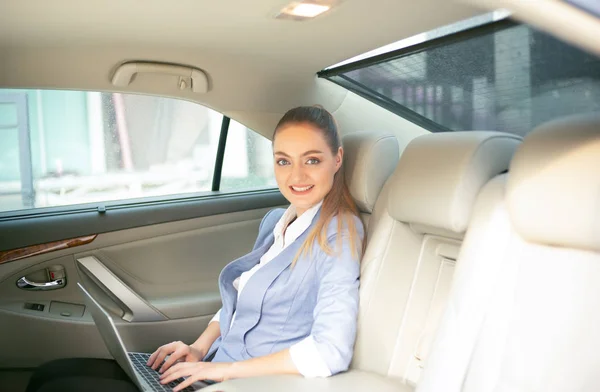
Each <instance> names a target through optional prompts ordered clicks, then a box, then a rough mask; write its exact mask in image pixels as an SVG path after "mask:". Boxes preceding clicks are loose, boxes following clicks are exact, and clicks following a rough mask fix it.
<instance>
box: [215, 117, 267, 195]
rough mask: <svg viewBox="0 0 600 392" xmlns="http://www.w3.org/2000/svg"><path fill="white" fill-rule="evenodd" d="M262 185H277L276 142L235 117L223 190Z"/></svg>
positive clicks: (230, 136) (224, 160)
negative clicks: (274, 157)
mask: <svg viewBox="0 0 600 392" xmlns="http://www.w3.org/2000/svg"><path fill="white" fill-rule="evenodd" d="M258 188H277V182H276V181H275V174H274V168H273V147H272V143H271V141H270V140H269V139H267V138H266V137H264V136H262V135H259V134H258V133H256V132H254V131H252V130H251V129H249V128H246V127H245V126H244V125H242V124H240V123H238V122H236V121H234V120H231V123H230V124H229V133H228V134H227V144H226V146H225V156H224V157H223V171H222V174H221V190H222V191H234V190H235V191H238V190H251V189H258Z"/></svg>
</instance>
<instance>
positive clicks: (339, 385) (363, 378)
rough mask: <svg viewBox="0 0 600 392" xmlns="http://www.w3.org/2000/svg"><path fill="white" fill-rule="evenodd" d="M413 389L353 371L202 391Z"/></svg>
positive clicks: (386, 391)
mask: <svg viewBox="0 0 600 392" xmlns="http://www.w3.org/2000/svg"><path fill="white" fill-rule="evenodd" d="M412 390H413V389H412V388H410V387H409V386H407V385H404V384H402V383H400V382H399V381H398V380H393V379H390V378H389V377H383V376H380V375H377V374H373V373H367V372H361V371H351V372H348V373H342V374H339V375H337V376H335V377H329V378H302V377H299V376H269V377H250V378H240V379H236V380H230V381H225V382H222V383H218V384H214V385H211V386H209V387H207V388H203V389H202V392H219V391H225V392H271V391H273V392H280V391H281V392H355V391H361V392H362V391H364V392H370V391H374V392H375V391H376V392H411V391H412Z"/></svg>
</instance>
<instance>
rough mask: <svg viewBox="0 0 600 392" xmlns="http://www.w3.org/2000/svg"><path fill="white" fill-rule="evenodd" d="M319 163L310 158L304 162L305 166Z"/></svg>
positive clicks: (315, 159)
mask: <svg viewBox="0 0 600 392" xmlns="http://www.w3.org/2000/svg"><path fill="white" fill-rule="evenodd" d="M320 162H321V161H319V160H318V159H317V158H310V159H309V160H308V161H306V163H307V164H309V165H316V164H318V163H320Z"/></svg>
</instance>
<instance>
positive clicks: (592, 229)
mask: <svg viewBox="0 0 600 392" xmlns="http://www.w3.org/2000/svg"><path fill="white" fill-rule="evenodd" d="M599 157H600V114H598V113H596V114H592V115H589V116H584V117H579V116H578V117H575V118H565V119H561V120H558V121H554V122H551V123H548V124H546V125H544V126H542V127H540V128H539V129H538V130H536V131H535V132H532V133H531V134H530V135H528V136H527V143H525V144H524V145H523V148H522V149H520V150H519V151H518V153H517V155H516V156H515V159H514V161H513V163H512V164H511V175H510V177H509V180H508V188H507V192H508V193H507V202H508V208H509V212H510V215H511V221H512V223H513V224H514V226H515V230H517V232H518V233H519V234H520V235H521V237H523V238H524V239H526V240H528V241H531V242H536V243H542V244H548V245H558V246H567V247H573V248H581V249H589V250H596V251H600V187H599V185H598V182H597V181H594V180H593V179H594V178H600V164H599V162H600V161H599V159H600V158H599ZM556 222H560V224H556Z"/></svg>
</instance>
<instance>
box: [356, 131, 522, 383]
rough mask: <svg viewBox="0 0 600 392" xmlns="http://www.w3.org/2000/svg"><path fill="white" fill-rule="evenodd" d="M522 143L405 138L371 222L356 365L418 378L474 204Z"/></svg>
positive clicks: (452, 136) (475, 137)
mask: <svg viewBox="0 0 600 392" xmlns="http://www.w3.org/2000/svg"><path fill="white" fill-rule="evenodd" d="M520 141H521V139H520V138H519V137H517V136H514V135H509V134H503V133H498V132H483V131H482V132H477V131H473V132H455V133H435V134H428V135H423V136H419V137H417V138H415V139H414V140H412V141H411V142H410V143H409V144H408V146H407V147H406V149H405V150H404V152H403V153H402V155H401V157H400V161H399V162H398V165H397V167H396V169H395V171H394V173H393V174H392V176H391V177H390V178H389V179H388V181H387V183H386V185H385V187H384V189H383V191H382V192H381V194H380V196H379V199H378V200H377V203H376V205H375V208H374V211H373V215H372V216H371V222H370V225H369V228H368V234H367V238H368V242H367V249H366V252H365V255H364V257H363V260H362V265H361V289H360V301H361V302H360V310H359V325H358V335H357V341H356V347H355V356H354V359H353V363H352V367H353V368H355V369H360V370H365V371H371V372H375V373H378V374H381V375H386V376H393V377H398V378H401V379H403V380H404V381H405V382H407V383H409V384H415V383H416V382H417V380H418V379H419V375H420V371H421V369H422V366H423V362H424V361H425V358H426V357H427V353H428V350H429V348H428V347H429V344H430V341H431V336H433V333H434V331H435V328H436V326H437V323H438V319H439V318H440V316H441V313H442V309H443V306H444V304H445V300H446V297H447V292H448V290H449V287H450V282H451V280H452V275H453V270H454V261H455V259H456V257H457V255H458V251H459V248H460V245H461V240H462V237H463V233H464V231H465V230H466V227H467V223H468V221H469V218H470V215H471V209H472V205H473V202H474V200H475V198H476V195H477V193H478V192H479V190H480V188H481V187H482V186H483V185H484V184H485V183H486V182H488V180H489V179H491V178H493V177H494V176H496V175H498V174H499V173H502V172H504V171H506V170H507V169H508V165H509V162H510V160H511V158H512V155H513V153H514V151H515V149H516V147H517V145H518V144H519V143H520Z"/></svg>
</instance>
